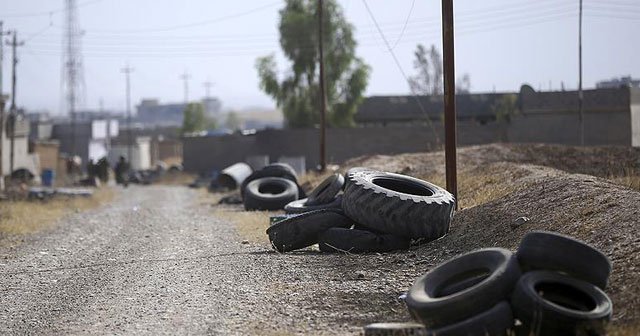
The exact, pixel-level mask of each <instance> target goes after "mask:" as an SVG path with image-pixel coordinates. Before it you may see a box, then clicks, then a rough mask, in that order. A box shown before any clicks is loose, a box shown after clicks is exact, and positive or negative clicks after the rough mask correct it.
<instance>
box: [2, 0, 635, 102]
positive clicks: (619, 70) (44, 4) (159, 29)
mask: <svg viewBox="0 0 640 336" xmlns="http://www.w3.org/2000/svg"><path fill="white" fill-rule="evenodd" d="M283 3H284V2H283V1H267V0H264V1H263V0H260V1H257V0H256V1H221V0H183V1H177V0H78V5H79V8H78V14H79V23H80V26H81V28H82V29H83V30H84V36H83V39H82V50H83V63H84V81H85V88H86V92H85V95H84V97H85V99H84V103H83V106H84V107H86V108H95V109H97V108H98V106H99V101H100V100H101V99H102V100H103V102H104V107H105V109H116V110H124V108H125V80H124V75H123V73H122V72H121V68H122V67H123V66H124V65H125V64H126V63H127V62H128V63H129V64H130V65H131V66H132V67H133V68H134V69H135V70H134V72H133V73H132V75H131V85H132V102H133V104H136V103H138V102H139V101H140V99H141V98H147V97H149V98H151V97H155V98H160V99H161V101H165V102H170V101H176V102H179V101H182V100H183V82H182V80H181V79H180V75H181V74H182V73H183V72H184V71H188V72H189V73H190V74H191V79H190V81H189V86H190V97H191V98H199V97H202V96H204V94H205V88H204V86H203V83H204V82H205V81H207V80H210V81H212V82H214V83H215V86H214V87H213V88H212V90H211V91H212V94H213V95H215V96H217V97H219V98H220V99H221V100H222V102H223V104H224V106H225V107H227V108H228V107H234V108H242V107H246V106H267V107H272V106H274V103H273V101H272V100H271V99H270V98H269V97H268V96H266V95H265V94H263V93H262V92H261V91H260V89H259V88H258V79H257V76H256V71H255V68H254V64H255V59H256V58H257V57H259V56H263V55H266V54H269V53H272V52H276V55H277V56H278V60H279V65H280V70H281V71H284V70H285V69H286V61H285V59H284V58H283V57H282V54H281V53H280V52H279V49H280V48H279V44H278V31H277V24H278V10H279V9H281V8H282V7H283ZM339 3H340V4H341V5H342V7H343V9H344V11H345V14H346V17H347V19H348V20H349V21H350V22H351V23H352V24H353V25H354V26H355V29H356V38H357V41H358V43H359V46H358V51H357V52H358V55H359V56H361V57H363V58H364V59H365V60H366V62H367V63H368V64H369V65H370V66H371V67H372V73H371V77H370V82H369V86H368V88H367V94H368V95H380V94H407V93H408V92H409V88H408V85H407V83H406V81H405V80H404V78H403V76H402V74H401V72H400V70H399V69H398V67H397V66H396V64H395V63H394V61H393V58H392V56H391V54H390V53H389V52H388V50H387V48H386V46H385V44H384V42H383V40H382V38H381V37H380V35H379V33H378V31H377V30H376V28H375V26H374V25H373V22H372V20H371V18H370V17H369V14H368V13H367V11H366V8H365V6H364V4H363V2H362V0H340V1H339ZM367 4H368V5H369V7H370V8H371V10H372V12H373V14H374V16H375V18H376V20H377V21H378V22H379V23H380V26H381V28H382V30H383V32H384V34H385V36H386V37H387V39H388V41H389V43H390V44H391V45H392V46H394V49H393V52H394V53H395V54H396V56H397V57H398V59H399V62H400V63H401V66H402V68H403V69H404V71H405V72H406V73H407V74H408V75H411V74H413V72H414V71H413V68H412V61H413V51H414V50H415V47H416V44H417V43H423V44H426V45H430V44H436V45H437V46H438V47H439V49H441V32H440V27H441V22H440V13H441V12H440V11H441V9H440V1H438V0H429V1H427V0H415V1H412V0H394V1H391V0H385V1H383V0H369V1H367ZM63 8H64V1H63V0H0V20H2V21H4V28H5V29H17V31H18V34H19V35H18V36H19V39H20V40H26V41H25V45H24V46H23V47H20V48H19V49H18V51H19V57H20V63H19V66H18V76H19V77H18V78H19V79H18V94H17V100H18V105H19V106H24V107H26V108H27V109H31V110H34V109H48V110H51V111H53V112H54V113H55V112H57V111H58V110H59V109H60V107H61V106H62V105H61V100H62V94H61V84H60V82H61V80H60V75H61V57H62V45H61V43H62V38H63V35H62V31H63V27H64V11H63ZM584 8H585V10H584V12H585V17H584V37H583V38H584V40H583V45H584V83H585V86H586V87H593V86H594V85H595V82H596V81H598V80H602V79H608V78H611V77H617V76H622V75H625V76H626V75H632V76H640V59H639V57H640V43H638V41H639V40H638V37H637V36H638V33H640V2H638V1H637V0H584ZM455 10H456V71H457V74H462V73H464V72H467V73H469V74H470V76H471V84H472V87H471V89H472V91H474V92H483V91H484V92H486V91H493V90H494V89H495V90H497V91H505V90H508V91H517V90H518V89H519V87H520V85H521V84H522V83H529V84H531V85H532V86H533V87H534V88H536V89H538V88H539V87H541V88H543V89H548V88H549V85H551V87H552V88H553V89H559V87H560V83H561V82H564V84H565V86H566V87H567V88H568V89H571V88H575V87H576V86H577V81H578V62H577V53H578V51H577V50H578V49H577V36H578V0H483V1H478V0H457V1H455ZM407 18H408V21H407ZM405 22H407V24H406V27H405ZM4 50H5V58H4V62H3V77H4V78H3V88H4V91H5V92H8V91H9V90H10V87H9V85H10V75H11V72H10V69H11V68H10V64H11V59H10V49H9V48H8V47H7V46H6V45H5V48H4Z"/></svg>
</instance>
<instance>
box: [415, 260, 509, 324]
mask: <svg viewBox="0 0 640 336" xmlns="http://www.w3.org/2000/svg"><path fill="white" fill-rule="evenodd" d="M519 277H520V267H519V266H518V261H517V260H516V258H515V257H513V254H512V253H511V252H510V251H509V250H505V249H501V248H488V249H481V250H477V251H474V252H470V253H466V254H463V255H460V256H458V257H455V258H453V259H451V260H449V261H447V262H445V263H443V264H440V265H439V266H437V267H436V268H434V269H432V270H431V271H429V272H427V273H426V274H424V275H423V276H421V277H420V278H418V280H416V282H415V283H414V284H413V286H411V289H409V292H408V294H407V298H406V300H405V302H406V304H407V308H409V312H410V313H411V315H412V316H413V317H414V318H415V319H416V320H418V321H419V322H421V323H423V324H424V325H425V326H426V327H427V328H428V329H437V328H441V327H444V326H447V325H451V324H453V323H457V322H460V321H463V320H466V319H469V318H471V317H472V316H475V315H477V314H480V313H482V312H484V311H487V310H489V309H491V307H493V306H495V305H496V304H498V303H499V302H501V301H504V300H506V299H507V297H508V295H509V294H510V293H511V290H512V289H513V287H514V285H515V283H516V282H517V281H518V278H519ZM470 278H476V281H477V282H471V283H467V285H468V286H469V287H466V288H462V287H459V288H458V289H459V291H457V292H451V291H450V293H447V294H448V295H443V289H446V288H447V287H451V286H455V285H456V284H457V283H460V282H463V281H467V280H468V279H470Z"/></svg>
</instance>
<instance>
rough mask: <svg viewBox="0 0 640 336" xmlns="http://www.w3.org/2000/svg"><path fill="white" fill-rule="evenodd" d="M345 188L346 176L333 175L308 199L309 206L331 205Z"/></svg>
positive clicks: (312, 192) (310, 194) (315, 189)
mask: <svg viewBox="0 0 640 336" xmlns="http://www.w3.org/2000/svg"><path fill="white" fill-rule="evenodd" d="M343 186H344V176H342V175H340V174H333V175H331V176H329V177H327V178H326V179H324V180H323V181H322V182H320V184H319V185H318V186H317V187H316V188H314V189H313V190H312V191H311V192H310V193H309V196H308V197H307V202H306V204H307V205H321V204H326V203H330V202H331V201H333V200H334V199H335V198H336V195H338V193H339V192H340V190H342V187H343Z"/></svg>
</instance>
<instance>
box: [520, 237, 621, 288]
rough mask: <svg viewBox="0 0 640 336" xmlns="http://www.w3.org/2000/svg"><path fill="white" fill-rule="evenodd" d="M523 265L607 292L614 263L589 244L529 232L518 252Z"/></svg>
mask: <svg viewBox="0 0 640 336" xmlns="http://www.w3.org/2000/svg"><path fill="white" fill-rule="evenodd" d="M516 256H517V257H518V261H519V262H520V266H521V268H522V269H523V270H524V271H527V270H553V271H560V272H564V273H567V274H570V275H571V276H573V277H575V278H578V279H581V280H584V281H587V282H590V283H592V284H594V285H596V286H598V287H600V288H601V289H605V288H606V286H607V282H608V280H609V275H610V274H611V262H610V261H609V259H608V258H607V257H606V256H605V255H604V254H603V253H602V252H600V251H598V250H596V249H595V248H593V247H591V246H589V245H587V244H586V243H584V242H582V241H579V240H577V239H574V238H572V237H568V236H565V235H562V234H559V233H555V232H546V231H532V232H529V233H527V234H526V235H525V236H524V238H523V239H522V242H521V243H520V246H519V247H518V251H517V252H516Z"/></svg>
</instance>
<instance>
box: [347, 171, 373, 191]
mask: <svg viewBox="0 0 640 336" xmlns="http://www.w3.org/2000/svg"><path fill="white" fill-rule="evenodd" d="M362 171H375V170H373V169H370V168H366V167H351V168H349V170H347V171H346V172H345V173H344V186H343V189H347V187H348V186H349V184H351V183H353V175H354V174H356V173H359V172H362Z"/></svg>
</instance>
